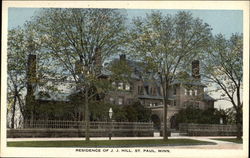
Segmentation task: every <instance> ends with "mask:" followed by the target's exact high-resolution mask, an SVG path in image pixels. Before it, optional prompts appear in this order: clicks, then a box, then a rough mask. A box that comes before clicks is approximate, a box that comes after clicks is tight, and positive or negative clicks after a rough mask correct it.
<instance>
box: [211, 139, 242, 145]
mask: <svg viewBox="0 0 250 158" xmlns="http://www.w3.org/2000/svg"><path fill="white" fill-rule="evenodd" d="M213 140H220V141H227V142H233V143H238V144H242V143H243V141H242V139H236V138H216V139H213Z"/></svg>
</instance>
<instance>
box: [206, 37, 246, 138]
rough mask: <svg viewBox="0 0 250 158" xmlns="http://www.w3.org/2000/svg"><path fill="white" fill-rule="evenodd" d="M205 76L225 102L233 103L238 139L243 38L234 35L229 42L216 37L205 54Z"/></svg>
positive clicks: (240, 112) (240, 129)
mask: <svg viewBox="0 0 250 158" xmlns="http://www.w3.org/2000/svg"><path fill="white" fill-rule="evenodd" d="M205 59H206V62H205V63H206V64H204V70H205V71H204V76H205V77H206V78H207V79H208V81H209V82H212V83H215V85H216V88H217V89H216V90H217V91H220V92H221V93H222V96H224V98H223V99H224V100H228V101H230V102H231V103H232V105H233V108H234V110H235V112H236V115H235V117H236V118H235V120H236V125H237V138H238V139H240V138H241V131H242V107H243V102H242V98H241V93H242V76H243V36H242V34H241V35H240V34H233V35H232V36H231V37H230V39H229V40H227V39H226V38H225V37H224V36H223V35H221V34H219V35H216V36H215V37H214V40H212V43H211V49H210V51H209V52H208V53H206V54H205Z"/></svg>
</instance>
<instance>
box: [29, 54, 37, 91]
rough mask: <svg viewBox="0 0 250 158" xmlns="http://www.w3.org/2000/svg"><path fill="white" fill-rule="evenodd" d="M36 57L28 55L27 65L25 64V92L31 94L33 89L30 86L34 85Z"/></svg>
mask: <svg viewBox="0 0 250 158" xmlns="http://www.w3.org/2000/svg"><path fill="white" fill-rule="evenodd" d="M36 81H37V78H36V55H33V54H29V55H28V63H27V86H28V87H27V90H28V91H27V92H28V93H29V92H30V93H32V92H33V88H32V85H33V84H34V83H36Z"/></svg>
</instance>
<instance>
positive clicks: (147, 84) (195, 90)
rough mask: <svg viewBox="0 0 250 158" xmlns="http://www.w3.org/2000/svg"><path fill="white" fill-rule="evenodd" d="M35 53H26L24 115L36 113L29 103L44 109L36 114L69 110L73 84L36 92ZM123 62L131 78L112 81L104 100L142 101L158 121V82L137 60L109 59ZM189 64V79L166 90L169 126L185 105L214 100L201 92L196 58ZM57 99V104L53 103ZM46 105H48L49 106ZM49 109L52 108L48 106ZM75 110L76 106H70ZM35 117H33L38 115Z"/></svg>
mask: <svg viewBox="0 0 250 158" xmlns="http://www.w3.org/2000/svg"><path fill="white" fill-rule="evenodd" d="M36 60H37V59H36V56H35V55H29V57H28V71H27V78H28V83H27V96H26V104H27V106H26V107H27V108H29V110H27V113H32V116H31V115H29V114H27V115H26V117H25V119H31V118H35V117H36V116H37V117H38V114H37V113H36V112H34V111H33V112H31V111H30V109H34V107H33V108H31V104H36V105H40V106H41V107H43V108H44V109H45V111H44V113H43V114H39V115H40V116H39V118H41V117H42V118H50V115H53V114H52V113H49V112H47V111H46V109H51V108H52V107H53V106H55V107H54V108H60V107H62V106H64V108H63V109H64V110H66V111H67V109H68V110H71V111H72V107H73V106H71V105H70V102H69V97H70V95H71V94H73V93H75V92H76V89H75V88H74V86H71V87H72V88H65V87H64V88H62V91H61V93H58V94H48V93H47V94H46V95H40V94H41V92H42V88H41V87H40V86H39V85H36V84H34V83H31V81H32V78H36V66H37V65H36V62H37V61H36ZM120 61H123V62H126V63H127V64H128V66H130V67H131V68H132V70H133V72H132V74H131V78H132V81H130V82H121V81H117V82H112V83H111V84H112V85H113V86H114V87H116V90H115V91H110V92H109V93H108V94H106V95H105V97H104V101H105V102H109V103H112V104H116V105H118V106H122V105H128V104H132V103H134V102H135V101H139V102H140V103H141V104H142V105H144V106H145V107H147V108H150V109H151V111H152V120H153V121H158V122H162V120H163V92H162V89H161V86H160V84H159V80H158V79H157V78H156V77H155V76H154V75H153V74H150V73H149V74H148V75H147V77H145V76H144V75H143V74H142V73H141V71H143V70H142V68H141V67H140V66H139V64H138V62H135V61H132V60H129V59H126V56H125V55H120V57H119V58H116V59H114V60H113V61H112V62H113V63H117V62H120ZM190 66H192V74H191V75H189V78H190V79H191V80H189V81H180V80H175V81H174V82H173V83H172V84H171V89H170V90H168V92H169V94H168V96H169V98H168V99H169V100H170V105H169V107H168V114H167V116H168V118H167V120H168V122H169V123H168V125H169V127H170V128H175V114H177V113H178V111H179V110H181V109H183V108H186V107H187V106H194V107H195V108H199V109H207V108H213V107H214V102H215V100H214V99H213V98H212V97H210V96H209V95H208V94H206V93H205V92H204V88H205V87H206V85H204V84H203V83H202V82H201V78H200V74H199V67H200V66H199V61H198V60H195V61H193V62H192V63H191V64H190ZM102 74H103V76H105V78H108V77H109V75H110V72H107V71H103V72H102ZM66 84H72V83H70V82H67V83H66V82H64V83H62V84H61V85H66ZM58 103H60V106H56V104H58ZM49 105H50V107H49ZM52 111H53V110H52ZM73 111H75V112H79V109H75V110H73ZM39 118H37V119H39Z"/></svg>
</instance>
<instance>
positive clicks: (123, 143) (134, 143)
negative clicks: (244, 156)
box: [7, 139, 216, 147]
mask: <svg viewBox="0 0 250 158" xmlns="http://www.w3.org/2000/svg"><path fill="white" fill-rule="evenodd" d="M211 144H216V143H212V142H207V141H198V140H192V139H169V140H167V141H163V140H156V139H154V140H91V141H89V142H86V141H80V140H77V141H18V142H7V146H8V147H148V146H181V145H211Z"/></svg>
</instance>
